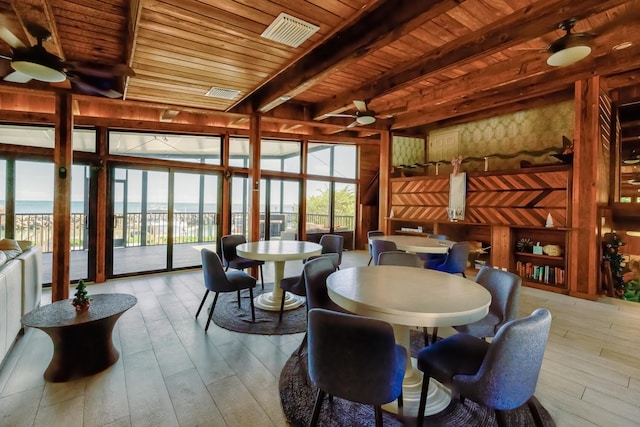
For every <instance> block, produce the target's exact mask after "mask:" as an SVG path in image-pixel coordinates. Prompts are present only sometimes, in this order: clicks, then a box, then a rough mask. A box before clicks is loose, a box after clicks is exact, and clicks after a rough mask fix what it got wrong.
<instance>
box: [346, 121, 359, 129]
mask: <svg viewBox="0 0 640 427" xmlns="http://www.w3.org/2000/svg"><path fill="white" fill-rule="evenodd" d="M356 126H358V122H357V121H354V122H353V123H349V126H347V129H349V128H354V127H356Z"/></svg>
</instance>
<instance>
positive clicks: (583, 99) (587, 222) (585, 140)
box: [567, 77, 600, 298]
mask: <svg viewBox="0 0 640 427" xmlns="http://www.w3.org/2000/svg"><path fill="white" fill-rule="evenodd" d="M575 102H576V106H575V111H576V118H575V120H576V123H575V126H574V129H575V130H574V151H573V153H574V154H573V204H574V206H576V207H579V208H576V209H574V210H573V213H572V218H571V223H572V224H573V226H574V228H575V229H574V231H573V232H572V233H570V245H569V252H570V254H573V256H570V257H569V269H568V271H567V276H568V277H567V284H568V285H569V293H570V294H572V295H575V296H581V297H591V298H595V297H596V293H597V288H598V286H597V285H598V284H597V269H598V267H599V266H600V259H598V256H599V250H598V247H597V246H598V245H599V244H600V243H599V240H598V236H597V234H596V231H597V229H598V220H599V219H598V212H597V191H598V182H597V178H598V171H597V168H598V154H599V151H600V147H599V145H600V144H599V141H600V129H599V126H598V123H599V121H598V113H599V110H600V108H599V103H600V80H599V77H592V78H590V79H588V80H579V81H578V82H576V85H575Z"/></svg>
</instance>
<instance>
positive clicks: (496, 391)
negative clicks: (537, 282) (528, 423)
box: [417, 308, 551, 426]
mask: <svg viewBox="0 0 640 427" xmlns="http://www.w3.org/2000/svg"><path fill="white" fill-rule="evenodd" d="M550 327H551V313H549V311H548V310H547V309H542V308H541V309H537V310H535V311H534V312H533V313H531V315H529V316H527V317H524V318H522V319H517V320H512V321H510V322H507V323H505V324H504V325H503V326H502V328H500V330H499V331H498V333H497V334H496V336H495V338H494V339H493V341H492V342H491V343H490V344H489V343H487V342H485V341H483V340H481V339H479V338H476V337H474V336H472V335H469V334H456V335H453V336H451V337H448V338H445V339H442V340H440V341H438V342H436V343H434V344H431V345H430V346H428V347H425V348H424V349H423V350H421V351H420V352H419V353H418V369H420V370H421V371H422V372H424V380H423V382H422V393H421V395H420V406H419V409H418V423H417V424H418V426H422V422H423V420H424V408H425V407H426V401H427V389H428V387H429V379H430V378H434V379H436V380H437V381H439V382H441V383H442V384H444V385H446V386H448V387H449V388H451V389H452V390H453V391H454V392H457V393H458V394H459V395H460V398H461V399H462V400H463V399H464V398H467V399H470V400H472V401H474V402H477V403H479V404H481V405H484V406H486V407H489V408H493V409H494V410H495V411H496V418H497V420H498V425H499V426H504V425H506V422H505V419H504V414H503V413H502V411H507V410H511V409H516V408H518V407H520V406H522V405H523V404H525V403H527V404H528V406H529V409H530V410H531V414H532V415H533V418H534V420H535V421H536V424H537V425H541V421H540V420H541V419H540V415H539V414H538V412H537V408H536V406H535V404H534V403H533V401H532V400H531V398H532V397H533V393H534V392H535V389H536V383H537V382H538V375H539V373H540V367H541V365H542V358H543V356H544V350H545V347H546V344H547V338H548V337H549V329H550Z"/></svg>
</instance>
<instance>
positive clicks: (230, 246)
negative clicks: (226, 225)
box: [220, 234, 247, 267]
mask: <svg viewBox="0 0 640 427" xmlns="http://www.w3.org/2000/svg"><path fill="white" fill-rule="evenodd" d="M242 243H247V239H246V238H245V237H244V236H243V235H242V234H228V235H226V236H222V237H221V238H220V247H221V248H222V262H223V263H224V266H225V267H228V266H229V262H230V261H233V260H234V259H236V258H238V253H237V252H236V246H238V245H240V244H242Z"/></svg>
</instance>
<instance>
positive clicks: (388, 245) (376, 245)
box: [371, 239, 398, 265]
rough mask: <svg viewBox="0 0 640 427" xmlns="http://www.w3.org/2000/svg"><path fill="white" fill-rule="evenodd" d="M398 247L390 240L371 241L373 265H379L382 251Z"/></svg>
mask: <svg viewBox="0 0 640 427" xmlns="http://www.w3.org/2000/svg"><path fill="white" fill-rule="evenodd" d="M397 250H398V247H397V246H396V244H395V243H394V242H390V241H388V240H380V239H375V240H373V241H372V242H371V256H372V257H373V265H378V257H379V256H380V254H381V253H382V252H390V251H397Z"/></svg>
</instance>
